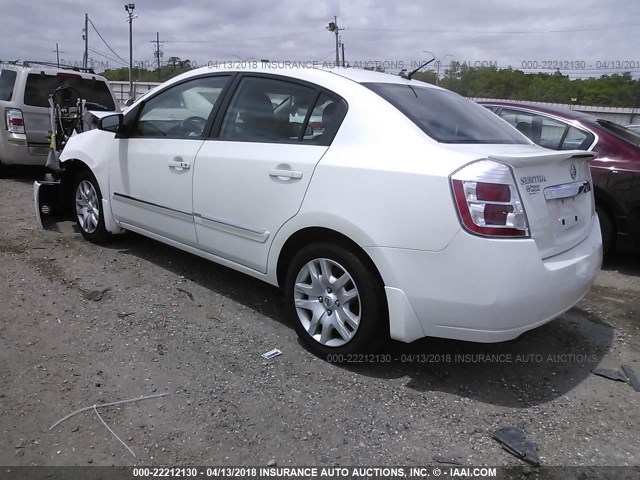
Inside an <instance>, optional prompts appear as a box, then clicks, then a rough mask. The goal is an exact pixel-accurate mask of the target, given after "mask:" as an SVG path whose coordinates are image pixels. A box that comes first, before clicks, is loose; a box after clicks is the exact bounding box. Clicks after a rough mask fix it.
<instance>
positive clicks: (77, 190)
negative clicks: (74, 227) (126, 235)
mask: <svg viewBox="0 0 640 480" xmlns="http://www.w3.org/2000/svg"><path fill="white" fill-rule="evenodd" d="M73 205H74V211H75V214H76V222H77V224H78V228H79V229H80V233H81V234H82V236H83V237H84V238H86V239H87V240H89V241H90V242H93V243H103V242H106V241H108V240H109V239H110V238H111V234H110V233H109V231H108V230H107V229H106V228H105V226H104V212H103V211H102V193H101V192H100V187H99V186H98V181H97V180H96V179H95V177H94V176H93V175H92V173H91V172H89V171H88V170H85V171H83V172H81V173H80V174H79V175H78V176H77V177H76V181H75V184H74V188H73Z"/></svg>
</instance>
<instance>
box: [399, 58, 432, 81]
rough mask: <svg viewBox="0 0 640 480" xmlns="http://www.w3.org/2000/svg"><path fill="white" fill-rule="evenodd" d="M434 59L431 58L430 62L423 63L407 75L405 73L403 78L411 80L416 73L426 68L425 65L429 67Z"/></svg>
mask: <svg viewBox="0 0 640 480" xmlns="http://www.w3.org/2000/svg"><path fill="white" fill-rule="evenodd" d="M435 59H436V57H433V58H432V59H431V60H429V61H427V62H424V63H423V64H422V65H420V66H419V67H418V68H416V69H415V70H411V71H410V72H409V73H407V74H406V75H405V76H404V78H406V79H408V80H411V77H413V76H414V75H415V74H416V73H418V72H419V71H420V70H422V69H423V68H424V67H426V66H427V65H429V64H430V63H431V62H433V61H434V60H435Z"/></svg>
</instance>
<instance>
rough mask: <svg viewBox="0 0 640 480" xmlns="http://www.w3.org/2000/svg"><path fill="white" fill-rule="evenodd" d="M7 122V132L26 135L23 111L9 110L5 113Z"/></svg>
mask: <svg viewBox="0 0 640 480" xmlns="http://www.w3.org/2000/svg"><path fill="white" fill-rule="evenodd" d="M5 120H6V123H7V130H9V131H10V132H11V133H24V118H23V117H22V110H18V109H17V108H7V110H6V111H5Z"/></svg>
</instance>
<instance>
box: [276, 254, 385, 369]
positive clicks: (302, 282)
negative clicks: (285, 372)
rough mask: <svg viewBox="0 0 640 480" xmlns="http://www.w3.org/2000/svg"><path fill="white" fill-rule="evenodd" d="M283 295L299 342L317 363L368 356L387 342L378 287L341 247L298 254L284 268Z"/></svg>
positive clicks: (374, 275) (368, 269)
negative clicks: (315, 358)
mask: <svg viewBox="0 0 640 480" xmlns="http://www.w3.org/2000/svg"><path fill="white" fill-rule="evenodd" d="M285 295H286V308H287V312H288V315H289V316H290V317H291V320H292V322H293V324H294V327H295V330H296V333H297V334H298V337H299V338H300V341H301V342H302V343H303V344H304V345H305V346H306V347H307V348H308V349H309V350H310V351H311V352H313V353H314V354H316V355H318V356H319V357H321V358H325V359H329V360H330V361H340V359H341V358H343V357H341V356H343V355H347V354H353V353H366V352H374V351H376V350H377V349H378V348H379V347H380V346H381V344H382V342H383V341H384V340H385V339H386V338H388V333H386V334H385V331H384V328H385V327H387V328H386V331H387V332H388V325H389V322H388V318H389V315H388V308H387V302H386V296H385V292H384V287H383V285H382V282H381V281H380V280H379V277H378V275H377V272H372V271H371V267H369V266H368V265H367V263H365V262H364V261H363V260H362V259H361V258H360V257H359V256H358V255H356V254H355V253H354V252H352V251H350V250H348V249H347V248H344V247H342V246H339V245H335V244H326V243H318V244H312V245H309V246H307V247H305V248H303V249H301V250H300V251H299V252H298V253H297V254H296V255H295V257H294V258H293V259H292V261H291V263H290V265H289V269H288V272H287V276H286V281H285ZM331 355H334V356H333V357H330V356H331ZM335 355H337V356H335Z"/></svg>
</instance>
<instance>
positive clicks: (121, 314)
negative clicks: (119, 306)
mask: <svg viewBox="0 0 640 480" xmlns="http://www.w3.org/2000/svg"><path fill="white" fill-rule="evenodd" d="M135 314H136V312H129V313H119V314H118V318H120V319H122V320H124V319H125V318H127V317H130V316H131V315H135Z"/></svg>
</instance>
